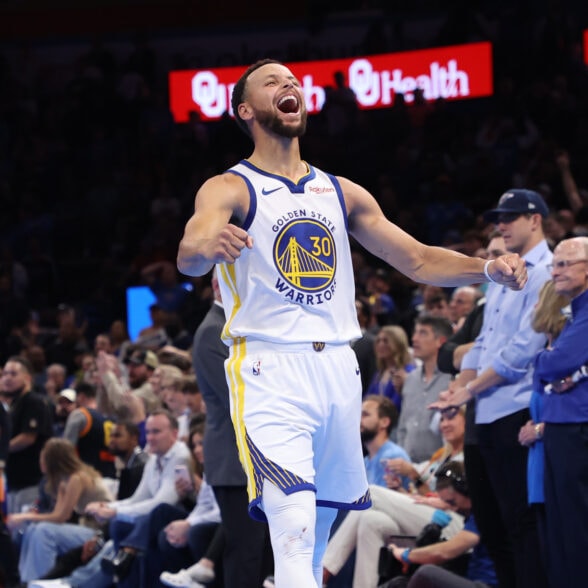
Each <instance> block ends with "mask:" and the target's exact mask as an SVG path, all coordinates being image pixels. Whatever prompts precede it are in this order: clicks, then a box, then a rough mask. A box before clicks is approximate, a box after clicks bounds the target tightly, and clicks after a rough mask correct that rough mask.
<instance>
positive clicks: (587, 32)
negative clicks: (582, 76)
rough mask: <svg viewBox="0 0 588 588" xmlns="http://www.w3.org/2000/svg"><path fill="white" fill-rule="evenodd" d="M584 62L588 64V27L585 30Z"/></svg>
mask: <svg viewBox="0 0 588 588" xmlns="http://www.w3.org/2000/svg"><path fill="white" fill-rule="evenodd" d="M584 63H585V64H586V65H588V29H586V30H585V31H584Z"/></svg>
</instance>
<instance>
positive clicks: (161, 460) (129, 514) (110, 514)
mask: <svg viewBox="0 0 588 588" xmlns="http://www.w3.org/2000/svg"><path fill="white" fill-rule="evenodd" d="M146 433H147V444H148V447H149V452H150V453H151V455H150V458H149V461H148V462H147V464H146V466H145V469H144V471H143V476H142V478H141V482H140V483H139V486H138V487H137V489H136V490H135V492H134V494H133V495H132V496H130V497H129V498H126V499H125V500H117V501H114V502H110V503H106V502H92V503H90V504H89V505H88V506H87V508H86V513H87V514H88V515H90V516H94V517H95V518H96V519H97V520H98V521H110V529H109V530H110V536H111V538H112V539H113V540H114V547H115V550H116V552H117V553H116V555H115V556H114V557H113V558H112V560H111V561H112V568H111V569H113V570H116V569H117V567H118V566H120V565H121V564H123V560H125V559H126V556H125V555H124V552H122V551H121V552H120V553H118V550H119V546H120V542H121V541H122V540H123V539H124V538H125V537H126V536H127V535H128V534H129V533H130V532H131V531H132V529H133V527H134V521H135V520H136V518H137V517H139V516H141V515H145V514H147V513H149V512H150V511H151V510H152V509H153V508H155V506H157V505H159V504H161V503H164V502H166V503H168V504H175V503H177V502H178V499H179V497H178V494H177V490H176V488H175V484H174V471H175V467H176V466H179V465H185V466H189V464H190V452H189V450H188V448H187V447H186V444H185V443H183V442H181V441H178V423H177V420H176V419H175V418H174V417H173V416H172V415H171V414H170V413H169V412H167V411H165V410H162V409H159V410H156V411H154V412H153V413H151V415H149V417H148V418H147V427H146ZM106 565H107V566H108V564H106Z"/></svg>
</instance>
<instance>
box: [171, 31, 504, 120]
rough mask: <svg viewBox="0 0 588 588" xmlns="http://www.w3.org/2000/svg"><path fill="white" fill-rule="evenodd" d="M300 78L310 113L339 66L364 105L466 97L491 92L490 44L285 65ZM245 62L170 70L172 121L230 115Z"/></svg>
mask: <svg viewBox="0 0 588 588" xmlns="http://www.w3.org/2000/svg"><path fill="white" fill-rule="evenodd" d="M286 65H287V66H288V67H289V68H290V69H291V70H292V72H293V73H294V75H295V76H296V77H297V78H298V79H299V80H300V83H301V85H302V88H303V90H304V95H305V98H306V105H307V108H308V112H309V113H310V114H313V113H317V112H319V111H320V109H321V108H322V106H323V103H324V101H325V90H324V88H325V86H328V85H332V84H333V74H334V73H335V72H336V71H342V72H343V73H344V74H345V78H346V80H347V83H348V84H349V87H350V88H351V89H352V90H353V91H354V92H355V95H356V96H357V101H358V102H359V105H360V107H361V108H363V109H371V108H387V107H389V106H391V105H392V103H393V102H394V95H395V94H404V97H405V101H406V102H407V103H409V104H410V103H411V102H412V101H413V100H414V91H415V89H417V88H421V89H422V90H423V94H424V97H425V99H426V100H429V101H432V100H436V99H438V98H444V99H446V100H465V99H469V98H480V97H482V96H491V95H492V92H493V71H492V45H491V44H490V43H470V44H467V45H454V46H451V47H439V48H435V49H423V50H418V51H405V52H403V53H387V54H384V55H373V56H369V57H357V58H346V59H329V60H322V61H307V62H297V63H287V64H286ZM245 69H246V67H245V66H244V67H223V68H213V69H207V70H181V71H172V72H170V74H169V93H170V105H171V110H172V112H173V115H174V119H175V120H176V122H186V121H187V120H188V115H189V113H190V112H191V111H197V112H199V113H200V116H201V118H202V120H216V119H218V118H220V117H221V116H222V115H223V113H225V112H226V111H227V110H228V111H229V113H230V114H231V115H232V110H231V92H232V91H233V86H234V85H235V83H236V81H237V80H238V79H239V77H240V76H241V74H242V73H243V72H244V71H245Z"/></svg>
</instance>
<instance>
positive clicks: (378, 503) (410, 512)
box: [323, 407, 465, 588]
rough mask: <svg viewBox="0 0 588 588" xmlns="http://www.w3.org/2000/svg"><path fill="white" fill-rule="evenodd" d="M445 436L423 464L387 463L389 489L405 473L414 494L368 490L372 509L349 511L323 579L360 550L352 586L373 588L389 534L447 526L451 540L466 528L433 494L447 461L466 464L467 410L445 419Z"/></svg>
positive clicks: (329, 549)
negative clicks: (438, 475)
mask: <svg viewBox="0 0 588 588" xmlns="http://www.w3.org/2000/svg"><path fill="white" fill-rule="evenodd" d="M439 426H440V429H441V434H442V435H443V440H444V442H445V445H444V447H443V448H441V449H440V450H439V451H437V452H435V453H434V454H433V455H432V456H431V458H430V459H429V460H428V461H427V462H424V463H421V464H411V463H409V462H406V461H405V460H403V459H391V460H388V463H387V469H388V470H389V471H390V474H389V486H394V488H396V487H397V485H396V483H395V481H394V480H395V479H396V478H397V477H398V476H400V475H405V476H407V477H409V478H410V479H411V480H412V485H413V488H414V491H413V492H411V493H407V492H405V491H403V489H402V488H398V489H391V488H382V487H380V486H373V485H372V486H370V494H371V498H372V508H371V509H369V510H365V511H350V512H349V514H348V515H347V516H346V517H345V520H344V521H343V523H342V524H341V526H340V527H339V528H338V529H337V531H336V532H335V533H334V535H333V536H332V537H331V540H330V541H329V543H328V545H327V550H326V553H325V556H324V558H323V566H324V569H325V578H328V577H330V576H331V575H336V574H337V573H338V572H339V570H341V568H342V567H343V565H344V564H345V562H346V561H347V559H348V558H349V556H350V555H351V553H352V552H353V550H354V549H356V560H355V562H356V563H355V571H354V575H353V588H373V587H375V586H377V583H378V558H379V554H380V548H381V547H383V546H384V545H387V543H388V538H389V537H390V536H391V535H410V536H416V535H418V534H419V532H420V531H421V530H422V528H423V527H424V526H425V525H427V524H428V523H431V522H433V523H437V524H438V525H439V526H441V527H442V528H443V533H442V536H443V537H445V538H449V537H451V536H453V535H455V534H456V533H457V532H458V531H460V530H461V529H462V528H463V517H462V516H461V515H459V514H457V513H455V512H453V511H452V510H451V508H450V506H449V505H447V504H445V503H444V502H443V501H442V500H441V499H440V498H439V497H437V496H436V495H434V490H435V476H434V474H435V472H436V471H437V470H438V469H439V468H440V467H441V466H442V465H443V464H445V463H446V462H448V461H463V443H464V434H465V409H464V408H463V407H462V408H460V409H459V410H457V411H454V412H453V414H451V413H445V414H443V415H442V416H441V423H440V425H439Z"/></svg>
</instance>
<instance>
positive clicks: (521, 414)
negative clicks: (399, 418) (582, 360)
mask: <svg viewBox="0 0 588 588" xmlns="http://www.w3.org/2000/svg"><path fill="white" fill-rule="evenodd" d="M548 214H549V209H548V207H547V204H546V203H545V201H544V200H543V198H542V197H541V195H540V194H538V193H537V192H534V191H532V190H524V189H511V190H508V191H507V192H505V193H504V194H503V195H502V196H501V197H500V199H499V201H498V205H497V206H496V208H494V209H492V210H489V211H487V212H486V214H485V215H484V218H485V219H486V220H487V221H488V222H493V223H495V224H496V227H497V229H498V230H499V231H500V233H501V235H502V237H503V238H504V243H505V246H506V249H507V250H508V251H509V252H510V253H518V254H519V255H520V256H521V257H522V258H523V259H524V260H525V263H526V266H527V272H528V275H529V281H528V282H527V284H526V285H525V287H524V289H523V292H522V295H519V296H518V297H517V296H516V295H515V296H512V295H511V293H510V292H509V291H507V290H506V289H504V288H503V287H502V286H500V285H498V284H493V283H490V284H489V285H488V290H487V293H486V305H485V308H484V319H483V325H482V329H481V331H480V334H479V335H478V337H477V338H476V340H475V342H474V345H473V347H472V349H471V350H470V351H469V352H468V353H466V355H465V356H464V358H463V360H462V363H461V373H460V374H459V375H458V376H457V378H456V379H455V381H453V382H452V383H451V384H450V387H449V390H448V391H447V392H444V393H442V394H441V400H440V401H438V402H436V403H433V404H432V405H431V407H432V408H440V409H443V408H447V407H448V406H455V405H461V404H465V403H466V402H467V401H468V400H469V399H470V398H475V399H476V433H477V437H478V446H477V450H476V449H475V448H473V449H470V450H469V451H464V454H465V466H466V472H467V478H468V480H469V482H470V494H471V498H472V506H473V512H474V515H475V517H476V522H477V523H478V526H479V529H480V533H481V536H482V541H483V542H484V544H485V545H486V546H487V548H488V551H489V552H490V555H491V557H492V559H493V561H494V564H495V567H496V573H497V575H498V579H499V584H500V586H501V588H515V587H517V588H531V587H533V588H537V587H543V586H546V579H545V572H544V570H543V567H542V558H541V554H540V552H539V542H538V535H537V529H536V522H535V519H534V513H533V511H531V510H530V508H529V506H528V504H527V452H528V450H527V448H526V447H524V446H522V445H520V444H519V442H518V433H519V430H520V428H521V427H522V426H523V425H524V424H525V423H526V422H527V421H528V420H529V419H530V416H529V402H530V398H531V387H532V365H533V360H534V358H535V355H536V354H537V353H538V352H539V351H540V350H541V349H543V348H544V346H545V343H546V338H545V336H544V335H542V334H539V333H536V332H535V331H534V330H533V329H532V327H531V319H532V315H533V310H534V307H535V304H536V303H537V300H538V296H539V290H540V288H541V286H542V285H543V284H544V283H545V282H546V281H547V280H549V278H550V272H549V270H548V264H550V263H551V258H552V253H551V251H550V250H549V247H548V245H547V241H546V240H545V237H544V234H543V219H544V218H545V217H546V216H547V215H548ZM491 263H492V262H491Z"/></svg>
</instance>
